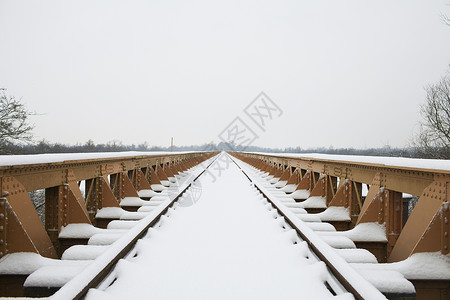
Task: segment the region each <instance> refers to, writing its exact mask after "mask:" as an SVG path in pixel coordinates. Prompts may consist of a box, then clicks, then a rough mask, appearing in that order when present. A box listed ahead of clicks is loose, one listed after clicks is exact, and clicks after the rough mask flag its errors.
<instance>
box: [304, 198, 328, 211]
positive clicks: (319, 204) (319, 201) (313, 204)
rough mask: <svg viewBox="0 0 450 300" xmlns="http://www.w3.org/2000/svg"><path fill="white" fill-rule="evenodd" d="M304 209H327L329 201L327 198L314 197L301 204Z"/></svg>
mask: <svg viewBox="0 0 450 300" xmlns="http://www.w3.org/2000/svg"><path fill="white" fill-rule="evenodd" d="M299 204H301V207H303V208H327V200H326V199H325V197H320V196H313V197H309V198H308V199H306V200H305V201H303V202H300V203H299Z"/></svg>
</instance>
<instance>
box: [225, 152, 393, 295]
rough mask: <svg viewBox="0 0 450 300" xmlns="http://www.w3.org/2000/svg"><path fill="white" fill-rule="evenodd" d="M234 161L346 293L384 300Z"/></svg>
mask: <svg viewBox="0 0 450 300" xmlns="http://www.w3.org/2000/svg"><path fill="white" fill-rule="evenodd" d="M236 159H237V158H235V157H232V161H233V162H234V163H235V164H236V165H237V166H238V167H239V169H241V171H242V172H243V173H244V174H245V176H246V177H247V178H248V179H249V180H250V182H252V183H253V184H254V185H255V187H256V188H257V189H258V190H259V191H260V192H261V193H262V194H263V196H264V197H265V198H266V199H267V200H268V201H269V202H270V203H271V204H272V205H273V206H274V207H275V208H276V209H277V210H278V212H279V213H280V215H282V216H283V217H284V219H285V220H286V222H287V223H288V224H289V226H291V227H292V228H293V229H294V230H295V231H296V232H297V233H298V235H299V236H300V237H301V238H302V239H303V240H304V241H306V243H308V245H309V247H310V249H311V250H312V251H313V253H314V254H315V255H316V256H317V257H318V258H319V259H320V260H322V261H323V262H324V263H325V264H326V265H327V267H328V268H329V270H330V271H331V273H332V274H333V275H334V276H335V278H336V279H337V280H338V282H340V283H341V285H342V286H343V287H344V288H345V289H346V290H347V291H349V292H350V293H352V294H353V295H354V296H355V298H356V299H360V300H367V299H386V297H385V296H384V295H383V294H382V293H381V292H380V291H379V290H378V289H376V288H375V287H374V286H373V285H372V284H370V283H369V282H367V281H366V280H365V279H364V278H362V277H361V275H359V274H358V273H357V272H356V271H355V270H354V269H353V268H351V267H350V266H349V265H348V263H346V262H345V261H344V259H343V258H341V257H340V256H339V255H337V254H336V253H334V252H333V251H332V248H331V247H330V246H329V245H327V244H326V243H325V242H324V241H322V240H321V239H320V238H319V237H317V236H316V234H315V233H314V232H313V231H312V230H311V229H310V228H308V227H307V226H306V225H304V224H303V221H301V220H300V219H298V217H297V216H296V215H295V214H294V213H293V212H291V211H290V210H289V209H288V208H286V206H284V205H283V204H282V203H281V202H280V201H279V200H277V199H275V198H274V197H273V196H272V195H271V194H270V192H269V191H267V189H266V188H265V187H264V186H263V185H262V184H261V183H259V182H258V181H257V180H256V179H255V178H254V177H253V176H252V175H251V174H249V173H248V172H247V171H246V170H244V168H242V167H241V166H240V164H239V163H238V162H236ZM237 160H239V159H237ZM239 161H240V160H239Z"/></svg>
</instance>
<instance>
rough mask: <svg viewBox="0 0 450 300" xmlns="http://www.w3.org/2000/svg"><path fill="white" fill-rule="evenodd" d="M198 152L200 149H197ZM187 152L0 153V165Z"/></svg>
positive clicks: (66, 161) (67, 161)
mask: <svg viewBox="0 0 450 300" xmlns="http://www.w3.org/2000/svg"><path fill="white" fill-rule="evenodd" d="M197 152H200V151H197ZM184 153H189V151H188V152H142V151H124V152H95V153H52V154H30V155H0V166H2V167H3V166H14V165H31V164H43V163H55V162H61V163H69V162H71V161H75V160H81V159H83V160H86V159H101V158H105V159H109V158H120V157H130V156H137V157H147V156H148V157H151V156H161V155H173V154H184Z"/></svg>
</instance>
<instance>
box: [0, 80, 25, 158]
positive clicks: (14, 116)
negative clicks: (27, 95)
mask: <svg viewBox="0 0 450 300" xmlns="http://www.w3.org/2000/svg"><path fill="white" fill-rule="evenodd" d="M0 90H1V91H0V153H7V152H8V151H7V149H8V145H10V144H12V143H14V142H17V141H31V138H32V135H31V130H32V129H33V126H32V125H30V124H29V123H28V117H29V116H30V115H31V113H30V112H29V111H28V110H27V109H26V108H25V106H24V105H23V104H22V103H21V102H20V100H17V99H16V98H15V97H13V96H9V95H7V94H6V92H5V89H0Z"/></svg>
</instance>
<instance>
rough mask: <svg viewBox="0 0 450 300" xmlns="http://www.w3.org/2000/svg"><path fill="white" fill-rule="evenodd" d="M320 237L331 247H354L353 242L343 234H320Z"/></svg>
mask: <svg viewBox="0 0 450 300" xmlns="http://www.w3.org/2000/svg"><path fill="white" fill-rule="evenodd" d="M320 238H321V239H322V240H323V241H324V242H325V243H327V244H328V245H330V246H331V247H333V248H337V249H344V248H347V249H351V248H356V246H355V243H353V241H352V240H351V239H349V238H348V237H345V236H337V235H322V236H320Z"/></svg>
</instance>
